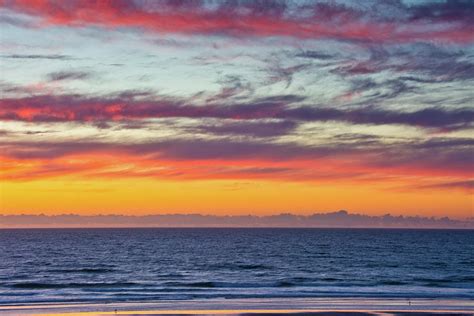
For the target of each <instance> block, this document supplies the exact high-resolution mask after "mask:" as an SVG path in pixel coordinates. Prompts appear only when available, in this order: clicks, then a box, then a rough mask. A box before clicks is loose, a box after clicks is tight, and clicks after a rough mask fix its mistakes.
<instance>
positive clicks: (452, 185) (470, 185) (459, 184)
mask: <svg viewBox="0 0 474 316" xmlns="http://www.w3.org/2000/svg"><path fill="white" fill-rule="evenodd" d="M418 188H422V189H464V190H467V191H470V192H472V191H473V190H474V180H466V181H453V182H441V183H435V184H429V185H423V186H419V187H418Z"/></svg>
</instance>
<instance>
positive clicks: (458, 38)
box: [2, 0, 474, 43]
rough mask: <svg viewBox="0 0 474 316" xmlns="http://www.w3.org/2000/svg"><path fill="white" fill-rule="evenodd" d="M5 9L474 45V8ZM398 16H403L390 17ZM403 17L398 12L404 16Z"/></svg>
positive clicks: (207, 30)
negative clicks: (390, 12)
mask: <svg viewBox="0 0 474 316" xmlns="http://www.w3.org/2000/svg"><path fill="white" fill-rule="evenodd" d="M2 5H3V7H4V8H6V9H9V10H13V11H15V12H18V13H23V14H28V15H31V16H34V17H37V18H41V19H42V23H43V25H53V26H55V25H59V26H70V27H84V26H102V27H108V28H111V27H112V28H141V29H145V30H148V31H152V32H158V33H182V34H204V35H212V36H232V37H245V36H246V37H249V36H251V37H270V36H282V37H295V38H300V39H325V38H332V39H338V40H346V41H347V40H349V41H365V42H418V41H439V42H455V43H472V42H473V40H474V35H473V34H472V32H470V30H471V29H472V26H473V24H474V23H473V19H472V15H473V14H472V13H473V11H474V9H473V7H472V3H470V2H469V1H461V0H455V1H453V3H450V2H448V3H443V4H440V3H438V2H429V3H423V4H418V5H405V4H403V3H402V2H401V1H392V2H384V5H385V8H384V10H380V8H379V7H378V6H360V5H359V6H357V3H356V2H354V3H353V4H350V3H347V4H346V5H343V4H339V3H337V2H333V1H327V2H320V1H310V2H304V3H301V4H298V3H290V2H282V1H249V2H247V1H235V2H234V1H224V2H217V3H216V2H208V1H197V2H188V1H185V2H184V4H181V2H179V4H178V5H177V4H175V3H174V2H164V1H160V2H132V1H109V2H97V3H95V2H93V3H91V2H90V1H73V2H69V1H68V2H51V1H37V2H34V3H31V2H30V1H22V0H13V1H3V3H2ZM389 11H392V12H394V13H395V14H393V15H391V16H390V15H386V14H385V12H389ZM397 13H398V14H397Z"/></svg>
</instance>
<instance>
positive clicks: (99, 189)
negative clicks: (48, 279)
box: [0, 0, 474, 218]
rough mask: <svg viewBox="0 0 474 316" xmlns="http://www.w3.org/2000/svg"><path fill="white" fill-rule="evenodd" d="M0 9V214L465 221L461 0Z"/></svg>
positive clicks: (472, 157) (468, 118)
mask: <svg viewBox="0 0 474 316" xmlns="http://www.w3.org/2000/svg"><path fill="white" fill-rule="evenodd" d="M0 7H1V9H0V89H1V95H0V96H1V101H0V214H3V215H11V214H20V213H24V214H40V213H44V214H51V215H53V214H64V213H74V214H83V215H91V214H112V213H113V214H128V215H144V214H166V213H202V214H216V215H227V214H228V215H234V214H255V215H264V214H265V215H268V214H278V213H281V212H291V213H294V214H310V213H314V212H323V211H328V210H339V209H347V210H350V211H354V212H358V213H362V214H369V215H380V214H385V213H391V214H395V215H420V216H449V217H452V218H464V217H472V216H474V200H473V185H474V180H473V179H474V147H473V145H474V137H473V135H474V134H473V130H474V123H473V122H474V106H473V100H474V89H473V86H474V1H470V0H466V1H462V0H452V1H435V0H432V1H422V0H420V1H402V0H381V1H376V0H367V1H356V0H353V1H342V0H341V1H339V0H334V1H294V2H293V1H292V2H281V1H268V0H265V1H263V0H255V1H182V0H179V1H145V0H144V1H140V0H136V1H131V0H130V1H124V0H118V1H112V0H109V1H80V0H77V1H40V0H38V1H33V0H31V1H20V0H19V1H14V0H11V1H9V0H0Z"/></svg>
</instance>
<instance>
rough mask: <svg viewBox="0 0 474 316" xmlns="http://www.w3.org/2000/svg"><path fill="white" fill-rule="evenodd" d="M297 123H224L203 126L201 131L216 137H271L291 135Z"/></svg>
mask: <svg viewBox="0 0 474 316" xmlns="http://www.w3.org/2000/svg"><path fill="white" fill-rule="evenodd" d="M297 126H298V123H296V122H295V121H243V122H242V121H234V120H232V121H230V122H228V121H224V122H222V123H221V124H216V125H205V126H203V127H201V130H203V131H205V132H206V133H213V134H217V135H242V136H254V137H273V136H281V135H286V134H289V133H291V132H292V131H293V130H294V129H295V128H296V127H297Z"/></svg>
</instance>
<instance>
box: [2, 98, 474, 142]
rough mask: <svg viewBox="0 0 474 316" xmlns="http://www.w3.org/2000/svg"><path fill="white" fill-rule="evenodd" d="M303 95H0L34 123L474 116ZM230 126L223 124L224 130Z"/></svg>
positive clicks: (456, 121)
mask: <svg viewBox="0 0 474 316" xmlns="http://www.w3.org/2000/svg"><path fill="white" fill-rule="evenodd" d="M303 100H304V98H303V97H298V96H295V95H281V96H276V97H267V98H259V99H254V100H252V101H250V102H247V103H230V104H227V103H226V101H225V100H222V101H221V102H222V103H220V104H219V103H215V102H214V103H211V104H205V105H200V104H193V103H191V102H193V100H185V99H180V98H173V97H166V96H149V95H148V94H145V95H144V97H141V96H140V95H138V97H137V96H136V95H133V94H132V95H125V94H123V95H119V96H105V97H88V96H81V95H72V94H71V95H67V94H64V95H56V96H55V95H35V96H29V97H23V98H3V99H2V100H0V106H1V107H0V119H2V120H17V121H28V122H104V121H107V120H110V121H120V120H130V119H149V118H197V119H199V118H201V119H202V118H217V119H232V120H258V119H280V120H284V121H299V122H328V121H336V122H345V123H349V124H369V125H381V124H399V125H409V126H415V127H420V128H435V129H441V130H456V129H463V128H470V127H472V123H473V121H474V111H473V110H472V109H471V108H468V107H466V108H458V109H449V108H443V107H432V108H424V109H420V110H415V111H411V112H405V111H404V112H398V111H394V110H387V109H383V108H377V107H359V108H347V109H343V108H341V109H338V108H334V107H316V106H310V105H297V104H301V102H302V101H303ZM287 124H291V123H287ZM228 126H229V127H227V129H228V130H229V131H231V130H232V129H234V130H235V129H236V127H235V124H234V125H233V127H232V126H231V125H228ZM256 128H257V127H256ZM262 128H263V127H262ZM262 128H261V129H262ZM210 129H212V128H210ZM217 129H219V128H217ZM224 129H225V127H222V128H221V131H223V130H224ZM288 130H290V129H288ZM249 133H252V132H249ZM256 133H257V132H256Z"/></svg>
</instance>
